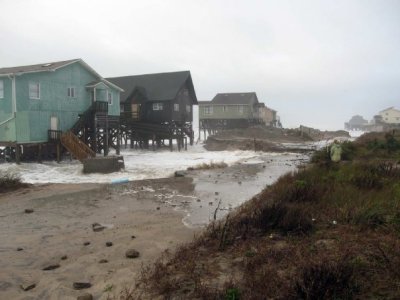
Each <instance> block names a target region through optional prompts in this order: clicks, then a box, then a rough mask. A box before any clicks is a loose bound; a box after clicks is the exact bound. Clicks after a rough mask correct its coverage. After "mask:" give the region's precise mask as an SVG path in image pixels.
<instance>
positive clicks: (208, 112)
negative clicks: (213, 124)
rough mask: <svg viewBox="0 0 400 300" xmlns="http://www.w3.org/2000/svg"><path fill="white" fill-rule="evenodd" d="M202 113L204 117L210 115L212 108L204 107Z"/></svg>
mask: <svg viewBox="0 0 400 300" xmlns="http://www.w3.org/2000/svg"><path fill="white" fill-rule="evenodd" d="M203 112H204V114H205V115H212V113H213V107H212V106H204V108H203Z"/></svg>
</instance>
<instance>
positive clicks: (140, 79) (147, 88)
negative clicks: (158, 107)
mask: <svg viewBox="0 0 400 300" xmlns="http://www.w3.org/2000/svg"><path fill="white" fill-rule="evenodd" d="M106 79H107V80H108V81H110V82H112V83H114V84H116V85H118V86H120V87H122V88H123V89H124V90H125V92H123V93H121V97H120V99H121V102H125V101H126V100H127V99H128V98H129V97H130V96H131V95H132V94H133V92H134V91H135V90H139V91H140V92H141V93H142V94H144V95H146V98H147V100H149V101H168V100H173V99H175V97H176V95H177V93H178V92H179V90H180V89H181V88H182V86H183V85H184V84H185V83H186V81H189V82H188V83H189V92H190V93H191V95H192V97H193V99H194V104H197V98H196V93H195V91H194V86H193V82H192V77H191V75H190V71H180V72H168V73H155V74H144V75H134V76H123V77H112V78H106Z"/></svg>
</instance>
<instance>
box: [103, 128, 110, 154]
mask: <svg viewBox="0 0 400 300" xmlns="http://www.w3.org/2000/svg"><path fill="white" fill-rule="evenodd" d="M108 138H109V134H108V127H107V126H106V130H105V133H104V138H103V143H104V156H107V155H108Z"/></svg>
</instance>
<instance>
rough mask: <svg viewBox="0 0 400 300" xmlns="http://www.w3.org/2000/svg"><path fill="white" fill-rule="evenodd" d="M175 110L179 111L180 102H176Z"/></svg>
mask: <svg viewBox="0 0 400 300" xmlns="http://www.w3.org/2000/svg"><path fill="white" fill-rule="evenodd" d="M174 111H179V103H174Z"/></svg>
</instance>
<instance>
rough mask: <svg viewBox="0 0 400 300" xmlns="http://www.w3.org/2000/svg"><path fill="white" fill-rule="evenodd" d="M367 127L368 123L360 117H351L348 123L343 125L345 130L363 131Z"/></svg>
mask: <svg viewBox="0 0 400 300" xmlns="http://www.w3.org/2000/svg"><path fill="white" fill-rule="evenodd" d="M366 126H368V121H367V120H365V119H364V118H363V117H362V116H360V115H355V116H352V117H351V119H350V120H349V122H346V123H344V128H345V129H346V130H365V128H366Z"/></svg>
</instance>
